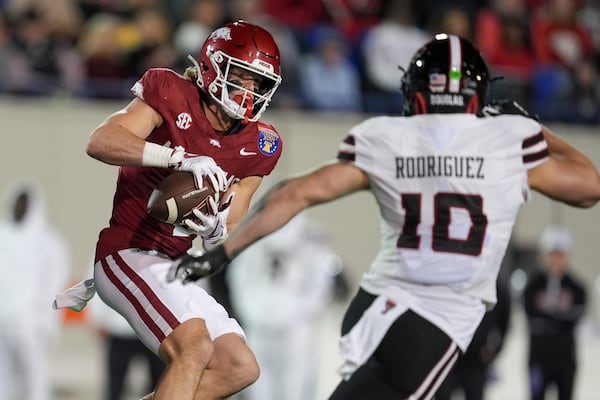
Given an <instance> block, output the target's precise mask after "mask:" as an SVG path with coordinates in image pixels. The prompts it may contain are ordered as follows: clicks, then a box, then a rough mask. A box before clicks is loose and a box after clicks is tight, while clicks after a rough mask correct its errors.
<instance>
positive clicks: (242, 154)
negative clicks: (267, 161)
mask: <svg viewBox="0 0 600 400" xmlns="http://www.w3.org/2000/svg"><path fill="white" fill-rule="evenodd" d="M255 155H256V153H255V152H253V151H246V148H245V147H242V148H241V149H240V156H255Z"/></svg>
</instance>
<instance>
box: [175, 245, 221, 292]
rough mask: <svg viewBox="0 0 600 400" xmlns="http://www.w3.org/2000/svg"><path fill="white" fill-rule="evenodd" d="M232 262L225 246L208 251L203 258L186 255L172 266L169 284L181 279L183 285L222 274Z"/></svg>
mask: <svg viewBox="0 0 600 400" xmlns="http://www.w3.org/2000/svg"><path fill="white" fill-rule="evenodd" d="M229 261H230V259H229V257H228V256H227V254H226V253H225V248H224V247H223V245H219V246H217V247H215V248H214V249H212V250H210V251H207V252H206V253H204V254H202V255H201V256H191V255H189V254H184V255H183V256H181V257H179V258H177V259H176V260H175V261H173V264H171V268H169V273H168V274H167V282H173V281H174V280H176V279H180V280H181V281H182V282H183V283H189V282H195V281H197V280H198V279H201V278H206V277H207V276H211V275H214V274H216V273H218V272H220V271H221V270H222V269H223V267H224V266H225V265H227V263H228V262H229Z"/></svg>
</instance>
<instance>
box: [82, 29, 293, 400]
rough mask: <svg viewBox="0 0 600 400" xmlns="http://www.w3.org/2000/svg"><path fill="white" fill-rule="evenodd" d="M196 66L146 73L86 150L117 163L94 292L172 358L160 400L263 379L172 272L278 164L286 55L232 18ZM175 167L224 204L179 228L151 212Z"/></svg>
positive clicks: (211, 306)
mask: <svg viewBox="0 0 600 400" xmlns="http://www.w3.org/2000/svg"><path fill="white" fill-rule="evenodd" d="M193 62H194V66H193V67H190V68H188V69H187V70H186V71H185V73H184V75H180V74H177V73H176V72H174V71H172V70H170V69H161V68H158V69H150V70H148V71H147V72H146V73H145V74H144V75H143V77H142V78H141V79H140V80H139V81H138V82H136V83H135V85H134V86H133V88H132V92H133V94H134V95H135V98H134V99H133V100H132V101H131V102H130V103H129V104H128V105H127V106H126V107H125V108H123V109H122V110H119V111H117V112H115V113H114V114H112V115H110V116H109V117H108V118H107V119H106V121H104V122H103V123H102V124H101V125H100V126H98V127H97V128H96V129H95V130H94V131H93V132H92V134H91V136H90V139H89V142H88V146H87V154H88V155H89V156H91V157H93V158H95V159H97V160H99V161H101V162H104V163H107V164H111V165H117V166H120V168H119V175H118V180H117V187H116V192H115V196H114V202H113V210H112V216H111V219H110V223H109V225H108V227H106V228H105V229H103V230H102V231H101V232H100V235H99V240H98V243H97V247H96V256H95V268H94V281H95V287H96V290H97V292H98V294H99V295H100V297H101V298H102V300H104V301H105V302H106V303H107V304H108V305H109V306H111V307H112V308H114V309H115V310H116V311H117V312H119V313H120V314H121V315H122V316H123V317H125V318H126V319H127V320H128V321H129V323H130V324H131V326H132V327H133V328H134V330H135V331H136V333H137V335H138V336H139V338H140V339H141V340H142V341H143V342H144V343H145V344H146V345H147V346H148V347H149V348H150V349H152V350H153V351H154V352H156V354H158V355H159V356H160V357H161V359H162V360H164V361H165V363H167V368H166V372H165V374H164V375H163V377H162V378H161V381H160V383H159V384H158V386H157V387H156V388H155V392H154V394H153V398H154V399H156V400H159V399H161V400H165V399H167V400H178V399H186V400H189V399H194V398H195V399H200V398H202V399H220V398H224V397H227V396H229V395H232V394H234V393H237V392H238V391H240V390H242V389H243V388H244V387H246V386H248V385H250V384H251V383H252V382H254V381H255V380H256V379H257V377H258V374H259V369H258V365H257V362H256V360H255V357H254V355H253V353H252V351H251V350H250V349H249V348H248V346H247V345H246V342H245V340H244V333H243V331H242V329H241V328H240V326H239V324H238V323H237V321H235V320H234V319H232V318H230V317H229V315H228V314H227V312H226V311H225V309H224V308H223V307H222V306H221V305H220V304H219V303H217V302H216V301H215V300H214V298H212V297H211V296H210V295H209V294H207V293H206V292H205V291H204V290H203V289H202V288H201V287H199V286H197V285H183V284H181V282H179V283H169V284H167V283H166V274H167V271H168V270H169V267H170V265H171V262H172V261H171V260H172V259H174V258H176V257H179V256H181V255H182V254H184V253H185V252H186V251H187V250H189V249H190V248H191V246H192V240H193V239H194V237H195V236H196V235H198V236H200V237H201V238H202V240H203V245H204V247H205V249H209V248H211V247H212V246H215V245H217V244H219V243H220V242H222V241H223V240H224V239H225V237H226V236H227V232H228V231H229V230H230V229H231V228H232V227H233V226H234V225H235V224H236V223H237V222H238V221H239V220H240V218H241V217H242V216H243V215H244V214H245V212H246V211H247V209H248V206H249V204H250V200H251V197H252V195H253V194H254V192H255V191H256V189H257V188H258V186H259V184H260V183H261V180H262V177H263V176H265V175H268V174H269V173H271V171H272V170H273V168H274V167H275V165H276V163H277V160H278V159H279V156H280V154H281V148H282V142H281V138H280V137H279V134H278V133H277V130H276V129H275V128H274V127H273V126H271V125H269V124H267V123H265V122H263V121H262V120H260V116H261V114H262V113H263V112H264V111H265V109H266V107H267V105H268V104H269V101H270V100H271V97H272V96H273V93H274V92H275V90H276V89H277V87H278V86H279V84H280V82H281V76H280V59H279V50H278V48H277V45H276V44H275V42H274V40H273V38H272V36H271V35H270V34H269V33H268V32H267V31H266V30H264V29H262V28H261V27H259V26H256V25H253V24H250V23H247V22H245V21H235V22H232V23H229V24H226V25H224V26H222V27H220V28H219V29H216V30H215V31H214V32H212V33H211V35H210V36H209V37H208V38H207V39H206V41H205V43H204V46H203V48H202V50H201V53H200V56H199V58H198V60H197V61H196V60H195V59H193ZM173 170H179V171H191V172H192V173H194V174H195V176H197V177H201V176H206V177H208V178H209V179H210V181H211V182H212V183H211V184H212V185H213V186H214V188H215V189H216V190H217V191H220V192H227V194H226V195H225V197H224V198H223V199H222V201H221V203H220V206H219V207H218V209H215V210H214V212H213V213H211V214H206V215H205V214H201V213H199V212H198V213H197V214H196V217H197V218H194V219H188V220H185V221H184V222H183V223H182V224H181V225H180V226H174V225H170V224H166V223H163V222H160V221H158V220H155V219H153V218H152V217H150V216H149V215H148V214H147V212H146V204H147V201H148V198H149V196H150V193H151V192H152V190H153V189H154V187H156V185H157V184H158V183H159V182H160V181H161V180H162V179H163V178H164V177H165V176H167V175H168V174H170V173H171V172H172V171H173ZM234 193H235V198H234V197H233V194H234ZM150 397H151V396H150ZM150 397H149V398H150Z"/></svg>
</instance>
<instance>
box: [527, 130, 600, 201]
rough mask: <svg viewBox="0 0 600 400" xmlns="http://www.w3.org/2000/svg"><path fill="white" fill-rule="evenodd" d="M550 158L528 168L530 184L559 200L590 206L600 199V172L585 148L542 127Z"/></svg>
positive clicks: (533, 187)
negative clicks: (577, 147) (580, 147)
mask: <svg viewBox="0 0 600 400" xmlns="http://www.w3.org/2000/svg"><path fill="white" fill-rule="evenodd" d="M542 129H543V133H544V138H545V139H546V142H547V143H548V151H549V153H550V159H549V160H548V161H546V162H545V163H543V164H541V165H539V166H538V167H535V168H533V169H531V170H530V171H529V175H528V178H529V186H530V187H531V188H532V189H534V190H536V191H538V192H540V193H542V194H544V195H546V196H548V197H550V198H552V199H554V200H558V201H562V202H564V203H567V204H570V205H572V206H575V207H583V208H588V207H592V206H593V205H595V204H596V203H597V202H598V200H600V175H599V174H598V170H597V169H596V167H595V166H594V164H593V163H592V161H591V160H590V159H589V158H588V157H587V156H586V155H585V154H583V153H582V152H580V151H579V150H577V149H576V148H575V147H573V146H571V145H570V144H569V143H567V142H566V141H564V140H563V139H561V138H560V137H558V136H557V135H556V134H554V133H553V132H552V131H550V130H549V129H548V128H546V127H543V128H542Z"/></svg>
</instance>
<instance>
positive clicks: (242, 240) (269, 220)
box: [167, 162, 369, 282]
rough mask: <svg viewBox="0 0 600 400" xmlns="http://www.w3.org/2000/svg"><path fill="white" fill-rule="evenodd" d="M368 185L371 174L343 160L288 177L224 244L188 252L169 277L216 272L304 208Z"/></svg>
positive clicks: (192, 277) (191, 277) (192, 278)
mask: <svg viewBox="0 0 600 400" xmlns="http://www.w3.org/2000/svg"><path fill="white" fill-rule="evenodd" d="M368 187H369V180H368V177H367V175H366V174H365V173H364V172H363V171H362V170H360V169H358V168H356V167H354V166H353V165H352V164H349V163H342V162H336V163H332V164H328V165H326V166H323V167H321V168H319V169H317V170H315V171H313V172H311V173H309V174H306V175H302V176H299V177H295V178H290V179H286V180H284V181H283V182H281V183H280V184H278V185H276V186H275V187H273V188H272V189H270V190H269V191H268V192H267V194H265V195H264V196H263V197H262V198H261V199H260V200H259V201H258V203H257V204H256V205H255V206H254V207H253V208H252V209H251V210H250V211H249V212H248V214H247V215H246V217H244V219H242V221H241V222H240V223H239V224H238V225H237V227H236V228H235V229H234V231H233V232H232V233H231V235H230V236H229V238H228V239H227V240H226V241H225V243H223V244H221V245H219V246H217V247H215V248H214V249H212V250H210V251H208V252H206V253H204V254H203V255H201V256H192V255H188V254H186V255H183V256H182V257H180V258H178V259H177V260H175V261H174V262H173V264H172V266H171V269H170V270H169V274H168V276H167V280H169V281H172V280H175V279H181V280H182V281H184V282H190V281H195V280H198V279H200V278H204V277H207V276H209V275H212V274H215V273H216V272H219V271H220V270H221V269H222V268H223V266H224V265H225V264H227V263H228V262H229V261H230V260H231V259H232V258H233V257H235V256H236V255H237V254H239V253H240V252H241V251H243V250H244V249H245V248H246V247H248V246H250V245H251V244H252V243H254V242H256V241H257V240H259V239H261V238H263V237H265V236H267V235H268V234H270V233H272V232H274V231H276V230H277V229H279V228H281V227H282V226H283V225H285V224H286V223H287V222H288V221H289V220H290V219H292V217H294V216H295V215H296V214H298V213H299V212H300V211H302V210H304V209H305V208H308V207H310V206H312V205H316V204H320V203H325V202H327V201H331V200H334V199H337V198H340V197H342V196H345V195H347V194H350V193H352V192H356V191H358V190H362V189H367V188H368Z"/></svg>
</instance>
